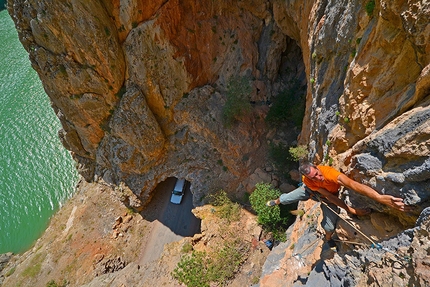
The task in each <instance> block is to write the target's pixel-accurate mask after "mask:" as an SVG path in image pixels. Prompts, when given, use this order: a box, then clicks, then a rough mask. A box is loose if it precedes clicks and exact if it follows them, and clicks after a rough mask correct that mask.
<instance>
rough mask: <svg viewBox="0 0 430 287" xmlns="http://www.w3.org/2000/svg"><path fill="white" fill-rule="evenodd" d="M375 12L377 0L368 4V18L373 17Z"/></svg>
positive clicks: (371, 0) (372, 0)
mask: <svg viewBox="0 0 430 287" xmlns="http://www.w3.org/2000/svg"><path fill="white" fill-rule="evenodd" d="M373 10H375V0H370V1H369V2H367V4H366V13H367V16H369V17H372V16H373Z"/></svg>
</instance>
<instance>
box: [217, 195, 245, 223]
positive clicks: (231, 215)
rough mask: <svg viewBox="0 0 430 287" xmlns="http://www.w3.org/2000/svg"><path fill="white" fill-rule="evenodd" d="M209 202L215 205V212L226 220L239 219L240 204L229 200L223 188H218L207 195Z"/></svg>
mask: <svg viewBox="0 0 430 287" xmlns="http://www.w3.org/2000/svg"><path fill="white" fill-rule="evenodd" d="M209 203H210V204H212V205H213V206H217V207H218V208H217V214H219V216H220V217H221V218H224V219H227V221H228V222H232V221H237V220H239V219H240V211H241V209H242V208H241V206H240V205H239V204H238V203H235V202H233V201H231V200H230V198H229V197H228V196H227V193H226V192H225V191H224V190H222V189H221V190H219V191H218V192H216V193H215V194H211V195H209Z"/></svg>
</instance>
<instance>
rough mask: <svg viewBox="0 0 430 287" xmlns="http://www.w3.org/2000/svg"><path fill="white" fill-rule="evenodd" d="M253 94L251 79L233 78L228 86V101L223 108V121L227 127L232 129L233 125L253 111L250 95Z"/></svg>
mask: <svg viewBox="0 0 430 287" xmlns="http://www.w3.org/2000/svg"><path fill="white" fill-rule="evenodd" d="M251 92H252V87H251V84H250V79H249V77H246V76H244V77H239V76H236V77H233V78H231V79H230V80H229V82H228V84H227V101H226V103H225V106H224V108H223V120H224V126H225V127H228V128H229V127H231V126H232V125H233V123H234V122H235V121H236V120H237V119H238V118H240V117H241V116H243V115H245V114H246V113H248V112H249V111H250V110H251V104H250V103H249V98H248V97H249V94H250V93H251Z"/></svg>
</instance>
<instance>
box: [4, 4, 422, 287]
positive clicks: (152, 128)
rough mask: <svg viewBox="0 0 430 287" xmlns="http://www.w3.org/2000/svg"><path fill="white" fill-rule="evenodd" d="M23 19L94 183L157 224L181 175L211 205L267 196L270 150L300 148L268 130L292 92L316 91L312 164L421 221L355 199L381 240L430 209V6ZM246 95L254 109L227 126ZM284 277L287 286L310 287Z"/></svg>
mask: <svg viewBox="0 0 430 287" xmlns="http://www.w3.org/2000/svg"><path fill="white" fill-rule="evenodd" d="M8 10H9V13H10V14H11V16H12V18H13V19H14V21H15V24H16V28H17V30H18V32H19V37H20V40H21V42H22V44H23V45H24V47H25V48H26V50H27V51H28V53H29V55H30V59H31V62H32V65H33V67H34V69H35V70H36V71H37V72H38V74H39V77H40V78H41V80H42V82H43V85H44V87H45V91H46V93H47V94H48V96H49V97H50V99H51V102H52V106H53V108H54V110H55V111H56V113H57V116H58V117H59V119H60V120H61V123H62V126H63V129H62V130H61V131H60V132H59V135H60V138H61V139H62V142H63V144H64V146H65V147H66V148H67V149H68V150H70V151H71V152H72V154H73V157H74V158H75V160H76V161H77V163H78V169H79V172H80V173H81V175H82V176H84V177H85V179H86V180H87V181H103V182H105V183H108V184H111V185H113V186H119V185H121V186H126V187H127V188H128V189H127V190H129V191H130V192H128V193H123V194H120V195H119V196H120V197H121V200H122V201H123V202H124V203H125V204H126V205H127V206H130V207H133V208H135V209H137V210H141V209H142V208H143V206H144V205H145V204H148V203H149V202H150V199H151V197H152V196H153V194H152V191H153V190H154V188H155V187H156V185H157V184H158V183H159V182H161V181H163V180H164V179H166V178H167V177H170V176H176V177H186V178H187V179H188V180H189V181H190V182H191V183H192V192H193V194H194V203H195V205H196V206H197V205H201V204H203V202H202V201H201V199H202V198H204V196H205V195H206V194H207V193H209V192H212V191H214V190H217V189H219V188H224V189H225V190H228V191H229V192H231V193H233V194H235V195H241V194H243V193H244V192H245V191H248V192H250V191H252V183H254V182H255V174H254V172H255V171H256V170H257V171H258V170H259V169H258V168H260V167H264V166H265V165H266V164H265V162H266V161H267V158H268V156H267V154H268V152H267V150H268V146H269V144H270V143H271V142H275V139H278V138H279V137H282V135H284V138H285V135H286V134H287V135H290V137H291V136H293V137H294V138H295V137H296V136H297V134H296V133H295V132H294V129H289V130H287V129H285V125H281V124H280V125H279V126H277V127H270V126H268V125H267V124H266V122H265V121H264V118H265V117H266V115H267V113H268V112H269V111H270V108H271V107H273V106H271V103H272V102H275V101H276V99H277V98H279V94H280V93H281V92H282V91H283V90H285V89H288V88H289V87H290V84H291V82H292V80H294V81H296V82H299V83H301V84H302V85H306V87H307V90H306V112H305V117H304V119H303V124H302V130H301V133H300V136H299V138H298V140H299V143H301V144H305V145H307V146H308V148H309V151H310V154H309V160H312V161H315V162H317V163H320V162H325V163H331V164H333V165H334V166H335V167H337V168H339V169H340V170H342V171H343V172H344V173H346V174H347V175H349V176H351V177H353V178H354V179H356V180H359V181H361V182H363V183H366V184H369V185H371V186H372V187H374V188H375V189H376V190H378V191H380V192H381V193H384V194H392V195H395V196H399V197H403V198H404V199H405V201H406V202H407V203H408V204H411V205H416V206H417V208H416V210H415V212H413V213H412V214H404V213H399V212H396V211H393V210H390V209H388V208H386V207H384V206H380V205H378V204H376V203H375V202H372V201H367V200H366V199H363V198H357V196H356V195H354V193H353V192H351V193H350V192H349V191H345V193H344V194H345V196H346V197H347V198H348V200H349V201H350V202H351V203H352V204H357V205H362V206H363V205H365V206H368V207H372V208H373V209H374V210H375V211H377V212H378V213H375V215H372V216H371V218H370V219H369V220H370V222H371V224H373V228H374V229H375V228H376V229H378V228H379V229H380V233H379V235H375V236H377V237H378V239H379V240H382V239H384V238H386V237H384V236H383V235H382V234H383V233H384V231H386V233H387V234H389V235H390V236H391V235H392V236H394V235H395V234H397V233H398V232H400V230H402V229H407V228H411V227H413V226H414V224H415V220H416V219H417V217H418V215H419V213H420V211H421V210H422V209H423V208H424V207H427V206H428V205H429V204H428V202H429V197H430V193H428V192H427V191H428V186H429V181H430V159H429V148H430V125H429V123H430V107H429V103H430V97H429V93H430V74H429V73H430V66H429V62H430V39H429V38H430V25H429V20H428V19H429V18H428V15H429V14H430V4H429V3H428V1H425V0H413V1H403V0H394V1H384V0H380V1H373V0H370V1H369V0H354V1H323V0H314V1H295V0H290V1H278V0H272V1H263V0H252V1H189V0H185V1H178V0H164V1H133V0H129V1H107V0H102V1H84V0H70V1H69V0H66V1H60V2H58V1H57V2H52V1H45V0H39V1H36V0H26V1H24V0H14V1H9V2H8ZM235 78H239V79H245V81H244V84H243V85H240V84H238V83H237V82H232V81H231V80H232V79H235ZM232 85H233V86H234V85H236V87H235V88H236V90H242V91H247V93H246V101H247V102H248V103H250V105H249V110H248V111H247V112H246V113H245V114H242V115H239V114H237V115H235V117H234V122H233V124H231V125H226V123H225V121H223V114H225V107H226V106H227V103H228V100H229V98H228V96H229V94H231V93H232V91H233V90H234V87H232ZM248 91H249V92H248ZM297 96H300V95H297ZM287 137H288V136H287ZM289 143H291V140H290V142H289ZM260 178H261V177H260ZM312 208H313V207H312V206H308V209H309V210H312ZM315 216H316V215H315ZM378 216H380V218H383V219H384V222H387V224H386V226H385V227H384V226H382V227H381V221H380V220H379V219H380V218H379V219H378ZM316 218H317V216H316ZM305 222H308V221H299V220H297V221H296V223H295V224H294V225H293V226H292V230H295V229H301V230H302V231H303V232H305V231H306V230H308V229H307V228H306V226H307V223H305ZM358 224H360V222H359V223H358ZM364 226H365V225H364V224H363V228H365V227H364ZM388 226H390V228H389V227H388ZM391 226H394V227H392V228H391ZM388 229H389V231H387V230H388ZM345 230H346V229H345ZM296 231H297V230H296ZM308 231H309V230H308ZM308 231H306V232H305V233H303V234H308V233H309V232H308ZM292 232H293V231H292ZM345 233H348V232H347V231H345ZM298 234H299V233H297V232H293V233H291V234H290V238H295V237H297V236H298ZM303 234H302V235H303ZM308 235H309V234H308ZM313 250H314V251H315V249H313ZM281 253H282V251H281ZM285 255H286V256H287V257H288V256H289V254H288V252H287V253H286V254H285ZM290 255H291V254H290ZM287 257H286V258H285V259H282V260H290V259H291V258H290V259H289V258H287ZM333 260H335V259H333ZM423 262H424V261H423ZM415 263H416V264H418V263H417V262H415ZM420 264H421V263H420ZM423 264H424V263H423ZM275 265H276V264H275ZM338 266H340V265H338ZM314 267H315V268H316V267H318V266H314ZM318 268H319V267H318ZM339 268H341V267H339ZM310 270H311V269H308V270H307V271H306V272H310ZM306 272H302V273H300V274H301V275H303V274H306ZM412 273H413V272H412ZM270 274H271V272H266V276H270ZM408 274H411V272H409V273H408ZM277 276H279V272H278V273H277ZM282 276H284V277H282ZM282 276H281V277H282V278H281V279H282V280H281V281H283V282H286V283H284V284H285V285H279V286H292V285H293V284H296V286H300V285H297V284H299V281H300V282H302V283H303V284H305V283H304V282H306V280H307V279H306V278H304V277H303V279H300V280H299V279H298V277H297V276H296V277H294V276H292V275H291V274H289V273H288V272H285V274H283V275H282ZM305 277H306V276H305ZM403 277H404V278H407V276H403ZM410 277H413V276H410ZM264 280H267V278H266V279H264ZM264 280H263V279H262V281H261V283H260V284H261V285H260V286H277V285H264V284H265V283H264V282H265V281H264ZM405 280H406V279H405ZM414 280H415V279H414ZM354 282H355V283H357V282H359V281H358V280H356V281H354ZM414 282H415V281H414ZM423 284H424V283H423Z"/></svg>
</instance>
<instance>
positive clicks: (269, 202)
mask: <svg viewBox="0 0 430 287" xmlns="http://www.w3.org/2000/svg"><path fill="white" fill-rule="evenodd" d="M266 205H267V206H275V205H276V202H275V201H274V200H269V201H268V202H266Z"/></svg>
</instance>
